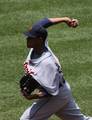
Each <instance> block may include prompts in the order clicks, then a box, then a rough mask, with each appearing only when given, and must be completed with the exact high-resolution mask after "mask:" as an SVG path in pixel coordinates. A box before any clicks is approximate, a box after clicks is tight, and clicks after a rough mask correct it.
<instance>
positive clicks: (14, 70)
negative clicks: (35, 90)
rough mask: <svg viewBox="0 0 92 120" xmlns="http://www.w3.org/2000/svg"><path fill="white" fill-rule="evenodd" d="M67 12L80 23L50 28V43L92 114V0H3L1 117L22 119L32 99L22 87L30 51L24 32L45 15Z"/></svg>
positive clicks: (0, 24)
mask: <svg viewBox="0 0 92 120" xmlns="http://www.w3.org/2000/svg"><path fill="white" fill-rule="evenodd" d="M63 16H69V17H72V18H77V19H78V20H79V22H80V25H79V27H78V28H76V29H72V28H69V27H68V26H67V25H66V24H64V23H62V24H58V25H55V26H53V27H51V28H49V29H48V31H49V37H48V40H49V45H50V47H51V48H52V50H53V51H54V53H55V54H56V55H57V57H58V58H59V60H60V63H61V64H62V68H63V72H64V76H65V79H67V80H68V82H69V83H70V85H71V88H72V93H73V96H74V97H75V100H76V101H77V103H78V104H79V106H80V108H81V111H82V112H83V113H85V114H86V115H92V0H0V120H18V119H19V117H20V116H21V114H22V113H23V111H24V110H25V109H26V108H27V107H28V106H30V105H31V103H32V102H30V101H27V100H25V99H24V98H23V97H22V96H21V95H20V91H19V79H20V77H21V76H22V75H23V72H24V71H23V62H24V60H25V59H26V56H27V54H28V51H29V50H28V49H27V48H26V40H25V36H24V35H23V34H22V33H23V32H24V31H26V30H27V29H28V28H30V27H31V26H32V24H34V23H35V22H36V21H38V20H40V19H42V18H45V17H47V18H48V17H63ZM50 120H58V118H57V117H55V116H52V117H51V118H50Z"/></svg>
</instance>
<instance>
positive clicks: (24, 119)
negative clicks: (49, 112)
mask: <svg viewBox="0 0 92 120" xmlns="http://www.w3.org/2000/svg"><path fill="white" fill-rule="evenodd" d="M46 102H47V100H43V102H40V101H39V102H34V103H33V104H32V105H31V107H29V108H27V109H26V110H25V111H24V113H23V114H22V116H21V117H20V120H38V119H35V117H34V115H35V114H36V112H37V111H38V110H39V109H40V108H41V107H42V106H43V105H44V104H45V103H46ZM44 120H47V119H44Z"/></svg>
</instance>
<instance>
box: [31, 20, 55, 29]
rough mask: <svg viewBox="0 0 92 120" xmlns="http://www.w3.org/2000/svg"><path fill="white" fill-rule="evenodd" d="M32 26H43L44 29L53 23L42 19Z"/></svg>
mask: <svg viewBox="0 0 92 120" xmlns="http://www.w3.org/2000/svg"><path fill="white" fill-rule="evenodd" d="M34 25H40V26H43V27H44V28H48V27H50V26H52V25H53V22H51V21H50V20H49V19H48V18H44V19H42V20H40V21H38V22H37V23H36V24H34ZM34 25H33V26H34Z"/></svg>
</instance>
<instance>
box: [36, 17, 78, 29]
mask: <svg viewBox="0 0 92 120" xmlns="http://www.w3.org/2000/svg"><path fill="white" fill-rule="evenodd" d="M58 23H66V24H67V25H68V26H69V27H77V26H78V25H79V22H78V20H77V19H71V18H69V17H61V18H44V19H42V20H40V21H38V22H37V23H36V24H35V25H40V26H43V27H44V28H48V27H50V26H52V25H55V24H58Z"/></svg>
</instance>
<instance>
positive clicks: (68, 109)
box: [56, 98, 92, 120]
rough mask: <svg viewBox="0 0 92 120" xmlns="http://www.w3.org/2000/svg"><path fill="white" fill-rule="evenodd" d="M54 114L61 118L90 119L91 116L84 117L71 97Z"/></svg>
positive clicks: (72, 119) (91, 119)
mask: <svg viewBox="0 0 92 120" xmlns="http://www.w3.org/2000/svg"><path fill="white" fill-rule="evenodd" d="M56 115H57V116H58V117H59V118H61V119H62V120H92V118H91V117H86V116H85V115H83V114H82V113H81V112H80V108H79V107H78V105H77V104H76V103H75V101H74V99H72V98H71V100H70V101H69V103H67V104H66V105H65V106H64V108H63V109H60V110H59V111H58V112H57V113H56Z"/></svg>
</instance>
